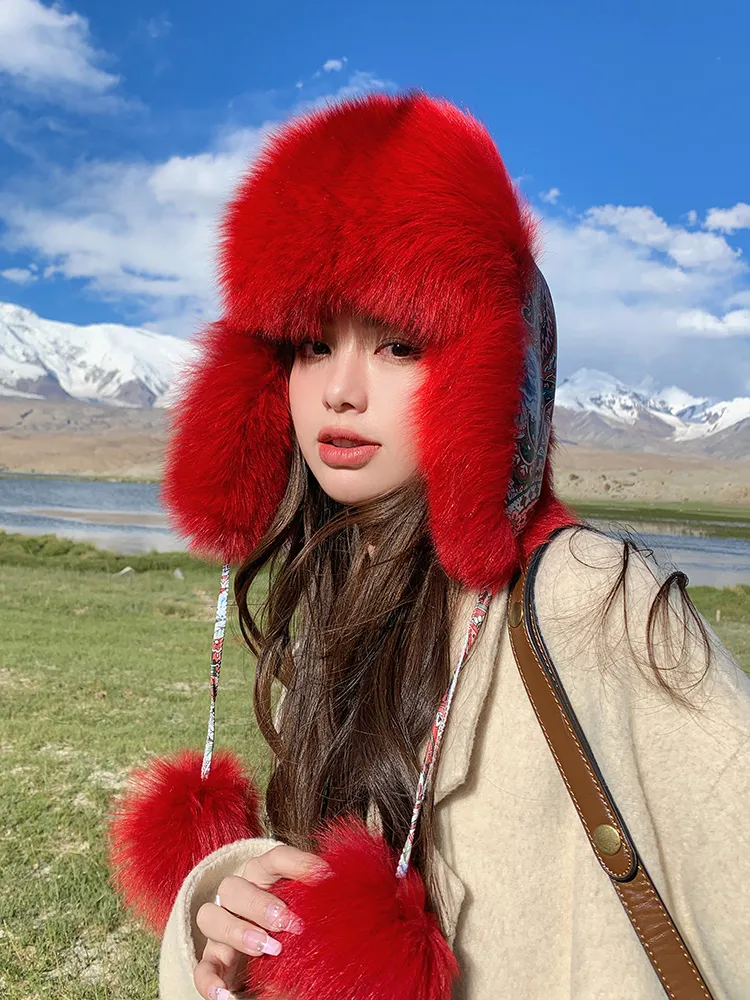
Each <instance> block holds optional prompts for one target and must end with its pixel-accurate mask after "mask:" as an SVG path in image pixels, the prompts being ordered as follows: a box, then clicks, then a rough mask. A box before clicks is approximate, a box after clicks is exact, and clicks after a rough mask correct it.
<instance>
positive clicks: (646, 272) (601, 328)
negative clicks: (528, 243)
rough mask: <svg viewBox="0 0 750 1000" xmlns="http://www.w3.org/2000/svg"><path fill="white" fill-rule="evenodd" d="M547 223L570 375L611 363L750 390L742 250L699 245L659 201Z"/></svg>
mask: <svg viewBox="0 0 750 1000" xmlns="http://www.w3.org/2000/svg"><path fill="white" fill-rule="evenodd" d="M543 227H544V228H543V237H544V239H543V242H544V244H545V252H544V255H543V258H542V260H541V262H540V264H541V267H542V270H543V271H544V273H545V276H546V277H547V280H548V281H549V284H550V288H551V290H552V295H553V298H554V300H555V308H556V311H557V317H558V327H559V331H560V340H559V357H560V371H561V374H562V375H569V374H571V373H572V372H573V371H575V370H576V369H577V368H580V367H589V368H601V369H603V370H605V371H610V372H612V373H613V374H615V375H616V376H617V377H620V378H623V379H625V380H628V379H629V380H630V381H633V382H634V383H637V382H638V381H639V380H641V379H642V378H643V377H644V375H650V376H652V377H653V378H654V379H655V380H656V381H657V382H659V383H660V384H667V383H677V384H679V385H681V386H682V387H683V388H685V389H687V390H689V391H693V392H697V393H708V394H714V395H719V396H724V397H725V398H726V397H728V396H731V395H733V394H734V395H740V394H741V393H742V392H743V391H744V388H743V387H744V383H745V381H746V380H747V379H748V378H749V377H750V348H749V347H748V335H750V309H748V308H747V307H748V305H750V288H748V268H747V265H746V264H745V263H744V261H743V259H742V257H741V254H740V252H739V251H738V250H735V248H733V247H731V246H729V244H726V243H725V247H726V248H725V249H724V248H721V247H719V248H716V247H715V246H714V247H712V248H711V247H710V248H709V251H710V252H709V251H707V250H706V247H705V244H703V243H702V242H700V241H699V242H698V243H697V250H696V251H695V252H692V248H690V247H688V246H686V245H685V242H684V240H685V236H689V235H691V234H689V233H684V231H681V230H680V228H679V227H675V226H671V225H670V224H669V223H668V222H667V221H666V220H664V219H661V218H660V217H659V216H658V215H657V214H656V213H655V212H654V211H653V210H652V209H650V208H635V209H634V208H632V207H629V206H612V205H610V206H599V207H595V208H592V209H590V210H589V211H587V212H585V213H584V214H583V215H582V216H579V217H565V218H559V217H557V218H547V219H545V220H544V222H543ZM696 235H697V236H699V237H705V236H707V235H710V234H707V233H698V234H696ZM717 260H718V262H719V264H720V265H721V266H717Z"/></svg>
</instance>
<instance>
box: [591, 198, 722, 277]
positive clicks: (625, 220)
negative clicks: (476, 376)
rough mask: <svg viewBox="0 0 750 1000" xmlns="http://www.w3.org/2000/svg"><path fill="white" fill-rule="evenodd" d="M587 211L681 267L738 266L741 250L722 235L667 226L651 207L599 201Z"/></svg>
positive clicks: (636, 243)
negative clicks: (595, 206) (602, 203)
mask: <svg viewBox="0 0 750 1000" xmlns="http://www.w3.org/2000/svg"><path fill="white" fill-rule="evenodd" d="M586 215H587V218H588V219H590V220H591V221H592V222H594V223H595V224H597V225H599V226H601V227H603V228H606V229H612V230H614V231H615V232H617V233H618V234H619V235H620V236H623V237H625V239H626V240H629V241H630V242H631V243H633V244H635V245H637V246H643V247H648V248H650V249H651V250H658V251H661V252H663V253H665V254H667V255H668V256H669V257H671V258H672V260H674V261H675V263H677V264H679V265H680V266H681V267H685V268H699V267H708V268H711V269H715V270H722V271H736V270H737V269H738V268H739V267H740V266H741V265H740V256H741V254H740V251H739V250H736V249H734V248H733V247H731V246H730V245H729V244H728V243H727V241H726V240H725V239H724V237H723V236H716V235H715V234H714V233H702V232H688V230H687V229H683V228H682V227H681V226H670V225H669V224H668V223H667V222H665V221H664V219H662V218H660V217H659V216H658V215H657V214H656V212H655V211H654V210H653V208H648V207H646V206H637V207H636V206H625V205H602V206H601V207H597V208H590V209H589V210H588V212H587V213H586Z"/></svg>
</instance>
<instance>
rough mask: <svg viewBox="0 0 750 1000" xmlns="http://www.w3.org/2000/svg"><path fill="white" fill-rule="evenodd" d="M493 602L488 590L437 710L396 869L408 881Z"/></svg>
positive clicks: (471, 619) (474, 615) (477, 606)
mask: <svg viewBox="0 0 750 1000" xmlns="http://www.w3.org/2000/svg"><path fill="white" fill-rule="evenodd" d="M491 599H492V591H491V590H484V591H482V593H481V594H480V595H479V599H478V601H477V605H476V607H475V608H474V610H473V612H472V614H471V618H470V619H469V627H468V629H467V633H466V642H465V643H464V648H463V651H462V652H461V656H460V657H459V660H458V664H457V665H456V668H455V670H454V671H453V676H452V677H451V682H450V684H449V685H448V690H447V691H446V692H445V694H444V695H443V700H442V701H441V702H440V708H438V710H437V715H436V716H435V721H434V722H433V724H432V732H431V733H430V741H429V743H428V744H427V750H426V751H425V755H424V763H423V764H422V772H421V774H420V775H419V783H418V785H417V795H416V798H415V800H414V811H413V812H412V817H411V823H410V825H409V835H408V836H407V838H406V843H405V844H404V849H403V851H402V852H401V858H400V859H399V862H398V867H397V868H396V878H406V873H407V872H408V870H409V860H410V858H411V852H412V848H413V847H414V839H415V837H416V833H417V824H418V822H419V816H420V813H421V812H422V803H423V802H424V799H425V795H426V794H427V788H428V785H429V782H430V779H431V777H432V772H433V770H434V768H435V765H436V764H437V758H438V750H439V748H440V741H441V740H442V738H443V733H444V731H445V724H446V722H447V721H448V712H449V711H450V707H451V702H452V701H453V694H454V692H455V690H456V684H457V682H458V675H459V674H460V673H461V668H462V667H463V665H464V663H465V662H466V658H467V656H468V655H469V653H470V651H471V648H472V646H473V645H474V643H475V642H476V640H477V637H478V635H479V631H480V629H481V627H482V625H483V624H484V620H485V618H486V617H487V611H488V609H489V606H490V600H491Z"/></svg>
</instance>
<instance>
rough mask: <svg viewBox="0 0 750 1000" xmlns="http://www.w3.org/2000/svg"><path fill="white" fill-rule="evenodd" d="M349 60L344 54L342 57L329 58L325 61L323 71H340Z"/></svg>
mask: <svg viewBox="0 0 750 1000" xmlns="http://www.w3.org/2000/svg"><path fill="white" fill-rule="evenodd" d="M348 61H349V60H348V59H347V58H346V56H344V57H343V58H341V59H327V60H326V61H325V62H324V63H323V72H324V73H331V72H334V73H338V72H340V71H341V70H342V69H343V68H344V66H345V64H346V63H347V62H348Z"/></svg>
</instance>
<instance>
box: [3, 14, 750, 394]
mask: <svg viewBox="0 0 750 1000" xmlns="http://www.w3.org/2000/svg"><path fill="white" fill-rule="evenodd" d="M749 36H750V9H748V8H747V7H746V5H742V4H740V3H739V2H727V0H718V2H715V3H713V4H704V3H701V4H699V3H697V2H696V0H683V2H681V3H677V2H671V0H670V2H666V0H652V2H650V3H640V2H629V3H627V4H625V3H617V4H614V3H611V4H602V3H601V2H599V3H593V2H589V0H582V2H576V3H567V4H561V3H559V2H552V0H545V2H542V0H526V2H524V3H520V2H518V3H515V4H512V5H511V4H507V3H490V2H486V3H479V2H471V0H467V2H464V3H462V4H449V3H445V2H442V0H437V2H432V3H421V2H420V3H415V2H407V3H405V2H403V0H402V2H400V3H394V2H391V0H384V2H380V3H378V4H366V5H352V4H351V3H326V4H322V5H321V4H315V5H313V4H307V3H302V2H295V3H283V2H279V3H274V4H268V3H264V4H261V3H255V2H249V0H242V2H240V0H231V2H230V0H213V2H211V3H206V2H205V0H182V2H181V3H180V4H179V5H172V6H169V5H164V4H160V3H149V2H146V0H130V2H129V3H128V4H113V3H102V2H101V0H66V2H65V3H60V4H56V5H54V6H53V5H52V4H51V3H49V2H43V0H1V2H0V300H3V301H12V302H17V303H19V304H21V305H24V306H27V307H28V308H30V309H33V310H34V311H36V312H38V313H39V314H40V315H42V316H45V317H47V318H51V319H61V320H68V321H71V322H76V323H87V322H98V321H116V322H124V323H128V324H132V325H136V324H138V325H144V326H149V327H152V328H156V329H161V330H165V331H167V332H170V333H174V334H177V335H180V336H190V335H192V334H193V333H194V332H195V330H196V329H197V328H198V326H199V325H200V323H201V322H202V320H203V319H204V318H206V317H212V316H213V315H215V310H216V302H215V289H214V281H213V272H212V253H213V233H214V226H215V220H216V217H217V214H218V212H219V211H220V207H221V205H222V203H223V201H224V200H225V199H226V197H227V196H228V195H229V194H230V193H231V190H232V187H233V185H234V184H235V183H236V180H237V178H238V176H239V175H240V173H241V171H242V169H243V167H244V166H245V165H246V164H247V163H248V162H249V160H250V159H251V157H252V156H253V155H254V154H255V153H256V152H257V150H258V148H259V146H260V144H261V143H262V141H263V136H264V132H263V129H264V126H265V127H267V126H268V125H269V124H272V123H274V122H277V121H279V120H282V119H284V118H286V117H287V116H289V115H290V114H293V113H295V112H296V111H299V110H302V109H304V108H305V107H306V106H309V104H310V103H311V102H315V101H319V100H323V99H327V98H335V97H336V96H338V95H341V94H345V93H351V92H361V91H364V90H368V89H378V88H383V89H386V90H391V91H392V90H397V89H402V88H407V87H415V86H417V87H422V88H424V89H425V90H427V91H428V92H430V93H433V94H439V95H441V96H444V97H447V98H449V99H450V100H452V101H454V102H456V103H458V104H460V105H462V106H464V107H466V108H467V109H468V110H469V111H471V112H472V113H473V114H474V115H476V116H477V117H479V118H480V119H481V120H482V121H483V122H484V123H485V124H486V125H487V127H488V128H489V130H490V132H491V133H492V135H493V137H494V138H495V140H496V142H497V144H498V146H499V148H500V151H501V153H502V154H503V156H504V158H505V160H506V163H507V164H508V167H509V169H510V171H511V173H512V175H513V176H514V177H515V178H516V179H517V181H518V182H519V183H520V185H521V189H522V191H523V192H524V193H525V195H526V196H527V198H529V200H530V201H531V203H532V205H533V206H534V208H535V210H536V211H537V213H538V214H539V215H540V216H541V217H542V219H543V224H544V232H545V234H546V250H545V254H544V257H543V259H542V261H541V263H542V268H543V270H544V271H545V274H546V275H547V278H548V280H549V282H550V286H551V288H552V292H553V295H554V298H555V302H556V306H557V311H558V321H559V328H560V329H559V333H560V375H561V376H562V377H564V376H566V375H570V374H572V372H573V371H575V370H576V369H577V368H579V367H581V366H587V367H591V368H602V369H604V370H607V371H609V372H611V373H612V374H613V375H615V376H617V377H619V378H622V379H624V380H626V381H629V382H633V383H638V384H644V385H645V384H648V380H649V379H650V380H652V381H653V383H655V384H656V385H658V386H665V385H670V384H675V383H676V384H678V385H680V386H682V387H683V388H685V389H686V390H688V391H690V392H694V393H696V394H700V395H703V394H709V395H712V396H715V397H720V398H728V397H730V396H737V395H748V396H750V271H748V254H749V253H750V170H749V169H748V161H749V160H750V130H748V110H747V109H748V106H749V105H750V82H749V80H748V74H747V70H746V63H747V58H746V52H745V43H746V39H747V38H748V37H749Z"/></svg>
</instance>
